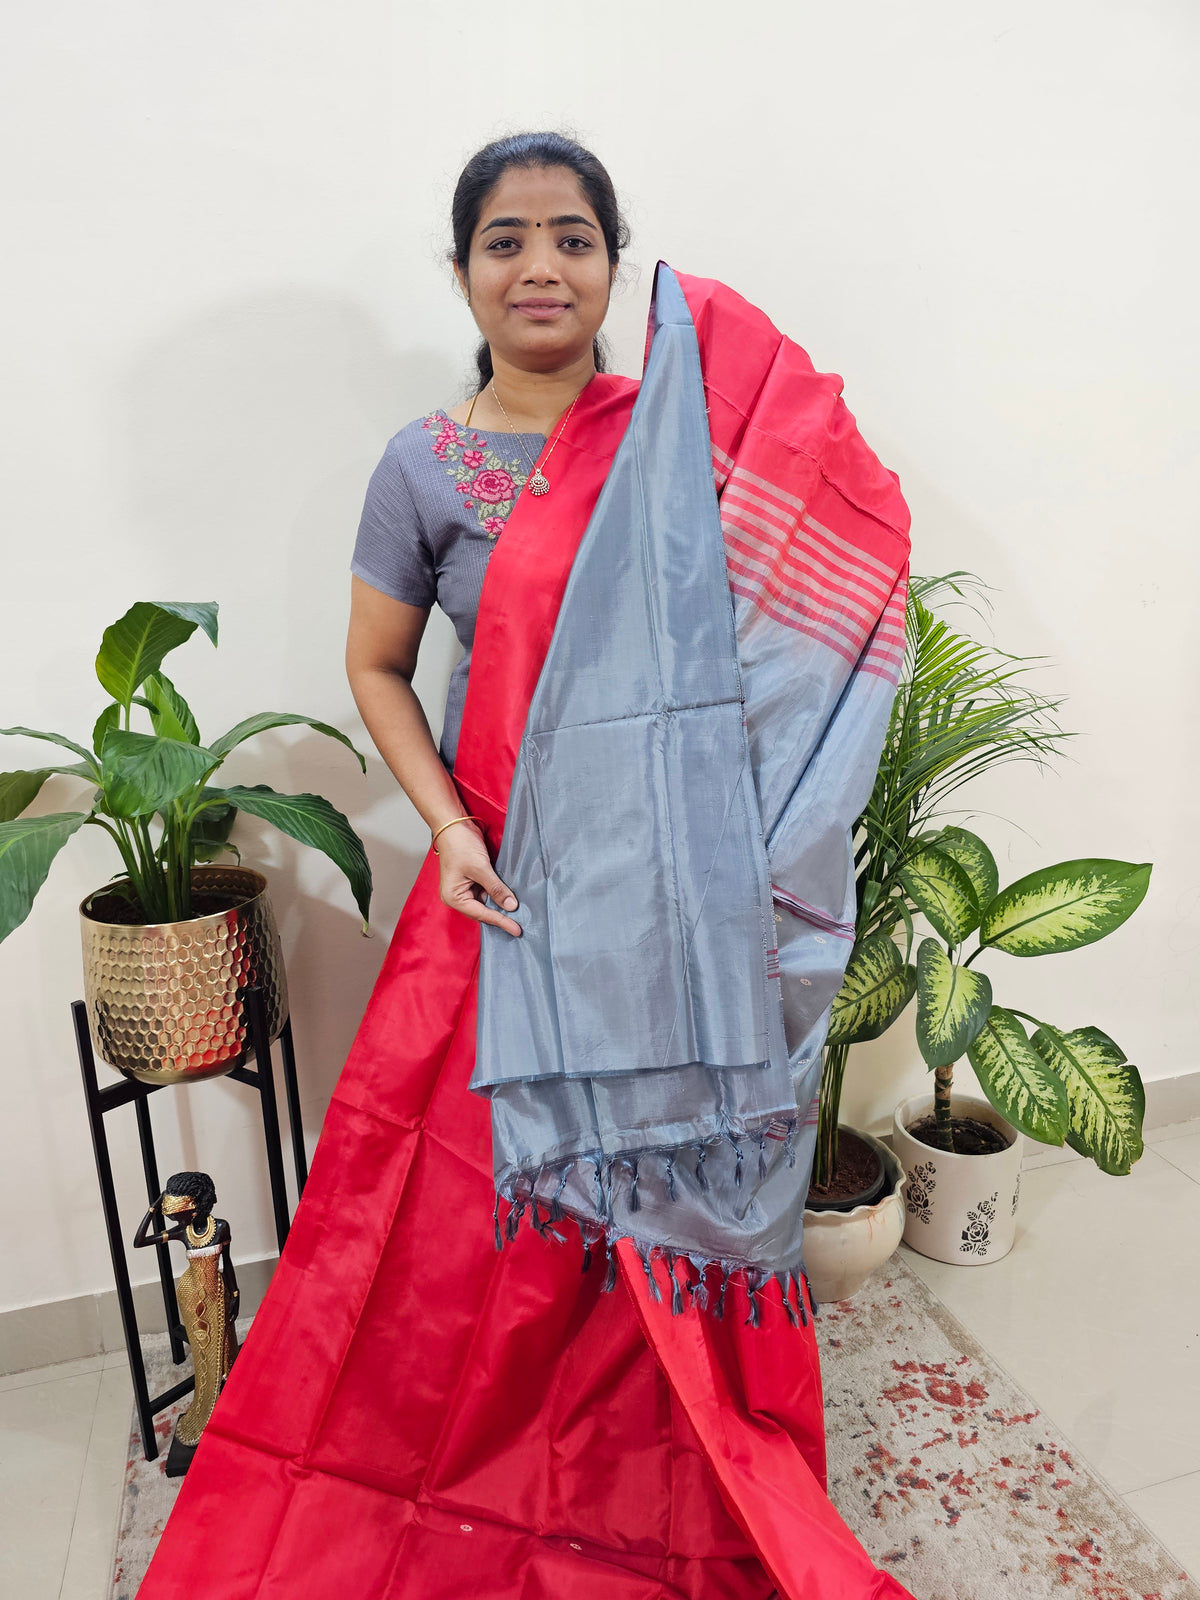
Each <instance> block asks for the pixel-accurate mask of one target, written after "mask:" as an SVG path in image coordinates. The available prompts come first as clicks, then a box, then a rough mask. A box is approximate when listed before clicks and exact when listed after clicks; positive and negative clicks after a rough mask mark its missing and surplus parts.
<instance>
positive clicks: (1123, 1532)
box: [112, 1256, 1200, 1600]
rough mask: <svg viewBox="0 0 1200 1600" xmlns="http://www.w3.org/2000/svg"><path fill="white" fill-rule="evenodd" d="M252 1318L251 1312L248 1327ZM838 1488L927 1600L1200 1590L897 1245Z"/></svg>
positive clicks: (1169, 1599) (120, 1551) (830, 1388)
mask: <svg viewBox="0 0 1200 1600" xmlns="http://www.w3.org/2000/svg"><path fill="white" fill-rule="evenodd" d="M245 1326H246V1324H244V1323H239V1324H238V1330H239V1334H240V1333H242V1332H243V1329H244V1327H245ZM817 1337H818V1342H819V1344H820V1349H821V1368H822V1374H823V1377H824V1385H825V1413H826V1430H827V1440H828V1454H829V1491H830V1495H831V1497H832V1499H833V1502H834V1504H835V1505H836V1506H837V1508H838V1510H839V1511H840V1512H841V1514H842V1516H843V1517H845V1519H846V1521H847V1522H848V1523H849V1525H850V1526H851V1528H853V1530H854V1532H855V1534H856V1535H857V1537H858V1538H859V1539H860V1540H861V1541H862V1543H863V1545H864V1546H865V1547H866V1549H867V1550H868V1551H869V1552H870V1554H871V1558H872V1560H873V1561H874V1562H875V1563H876V1565H877V1566H880V1567H883V1568H885V1569H886V1570H887V1571H889V1572H893V1573H894V1574H895V1575H896V1577H897V1578H898V1579H899V1580H900V1582H901V1583H903V1584H904V1585H905V1587H906V1588H908V1589H909V1590H911V1592H912V1593H913V1594H914V1595H915V1596H916V1597H917V1600H1002V1597H1003V1600H1013V1597H1019V1600H1041V1597H1043V1596H1045V1597H1047V1600H1049V1597H1051V1596H1053V1597H1056V1600H1200V1588H1197V1586H1196V1585H1194V1584H1193V1583H1191V1582H1190V1581H1189V1579H1188V1577H1187V1576H1186V1574H1185V1573H1183V1572H1182V1571H1181V1570H1180V1565H1179V1563H1178V1561H1176V1559H1175V1558H1174V1556H1172V1555H1170V1554H1169V1552H1168V1551H1167V1550H1166V1549H1165V1548H1164V1547H1163V1545H1161V1544H1160V1543H1159V1542H1158V1540H1157V1539H1156V1538H1155V1537H1154V1535H1153V1534H1152V1533H1151V1532H1150V1531H1149V1529H1148V1528H1147V1527H1146V1526H1145V1524H1144V1523H1143V1522H1141V1521H1140V1519H1139V1518H1138V1517H1137V1516H1136V1515H1135V1514H1134V1513H1133V1512H1132V1511H1131V1510H1130V1509H1129V1507H1128V1506H1127V1505H1126V1504H1125V1502H1124V1501H1123V1500H1122V1499H1121V1497H1120V1496H1119V1495H1118V1494H1116V1493H1115V1492H1114V1491H1113V1490H1112V1489H1110V1488H1109V1487H1108V1485H1107V1484H1106V1483H1105V1482H1104V1480H1103V1479H1102V1478H1100V1477H1099V1476H1098V1475H1097V1474H1096V1473H1095V1472H1094V1471H1093V1470H1092V1469H1091V1468H1090V1467H1089V1466H1088V1464H1087V1463H1086V1462H1085V1461H1082V1460H1080V1458H1079V1457H1078V1456H1077V1455H1076V1454H1075V1452H1074V1451H1073V1450H1072V1449H1070V1448H1069V1446H1067V1445H1066V1444H1065V1443H1064V1442H1063V1439H1062V1436H1061V1435H1060V1434H1059V1433H1058V1431H1057V1430H1056V1429H1055V1427H1054V1426H1053V1424H1052V1423H1051V1422H1050V1421H1049V1419H1048V1418H1046V1417H1045V1416H1044V1415H1043V1414H1042V1413H1041V1412H1040V1411H1039V1410H1038V1408H1037V1407H1036V1406H1035V1405H1034V1403H1033V1401H1032V1400H1030V1398H1029V1396H1028V1395H1026V1394H1023V1393H1022V1392H1021V1390H1020V1389H1018V1388H1017V1386H1016V1385H1015V1384H1014V1383H1013V1381H1012V1380H1011V1379H1010V1378H1009V1377H1008V1376H1007V1374H1006V1373H1005V1372H1004V1371H1003V1370H1002V1369H1001V1368H1000V1367H999V1366H997V1364H996V1363H995V1361H993V1359H992V1358H991V1357H990V1356H989V1355H988V1354H987V1352H986V1351H985V1350H984V1349H983V1348H982V1347H981V1346H980V1345H979V1344H977V1343H976V1341H975V1340H974V1339H973V1338H972V1337H971V1335H970V1334H969V1333H968V1332H967V1331H966V1329H965V1328H963V1327H962V1326H961V1325H960V1324H959V1323H958V1322H956V1321H955V1319H954V1318H953V1317H952V1316H951V1315H950V1313H949V1312H948V1311H947V1310H946V1309H945V1307H944V1306H943V1305H942V1304H941V1303H940V1301H938V1300H936V1299H935V1298H934V1296H933V1295H932V1294H931V1293H930V1292H929V1290H928V1289H927V1288H926V1287H925V1285H924V1284H923V1283H922V1282H921V1280H920V1279H919V1278H917V1277H916V1276H915V1274H913V1273H912V1272H910V1271H909V1270H908V1268H907V1267H905V1265H904V1263H903V1261H902V1259H901V1258H900V1257H898V1256H894V1257H893V1258H892V1260H891V1261H889V1262H888V1263H887V1264H886V1266H885V1267H883V1268H881V1269H880V1270H879V1271H878V1272H876V1273H875V1274H874V1275H873V1276H872V1277H871V1278H870V1279H869V1280H868V1281H867V1283H866V1284H865V1285H864V1286H863V1288H862V1289H860V1290H859V1292H858V1293H857V1294H856V1295H855V1296H854V1298H853V1299H852V1300H841V1301H837V1302H831V1303H829V1304H827V1305H823V1306H822V1307H821V1309H820V1314H819V1315H818V1317H817ZM143 1344H144V1350H145V1354H146V1364H147V1370H148V1374H149V1379H150V1386H151V1390H152V1391H153V1392H156V1393H157V1392H161V1390H162V1389H164V1388H166V1387H168V1386H169V1384H170V1383H171V1382H174V1381H175V1379H176V1378H177V1376H178V1373H177V1371H176V1369H175V1368H173V1367H172V1366H171V1363H170V1359H169V1355H168V1351H167V1341H166V1336H165V1335H160V1336H157V1337H154V1338H148V1339H146V1340H144V1341H143ZM186 1404H187V1402H186V1400H184V1401H181V1402H180V1403H179V1405H178V1406H176V1407H174V1408H173V1409H172V1410H171V1411H167V1412H163V1413H162V1414H161V1415H160V1416H159V1417H158V1418H157V1419H156V1420H157V1428H156V1432H157V1433H158V1437H159V1439H160V1441H161V1444H162V1450H161V1453H160V1455H159V1458H158V1460H157V1461H153V1462H146V1461H144V1460H143V1459H142V1452H141V1444H140V1440H139V1436H138V1432H137V1426H136V1418H135V1419H134V1425H133V1427H132V1429H131V1432H130V1439H129V1455H128V1468H127V1471H126V1475H125V1495H124V1500H123V1502H122V1506H121V1518H120V1526H119V1529H118V1533H117V1545H116V1557H115V1572H114V1580H113V1587H112V1600H134V1596H135V1594H136V1593H137V1588H138V1584H139V1583H140V1582H141V1580H142V1576H143V1574H144V1573H145V1570H146V1568H147V1566H148V1565H149V1563H150V1557H151V1555H152V1554H153V1551H154V1546H155V1544H156V1543H157V1541H158V1537H159V1534H160V1533H161V1532H162V1529H163V1525H164V1523H165V1522H166V1519H167V1516H168V1514H169V1512H170V1509H171V1506H172V1503H173V1502H174V1498H175V1494H176V1492H177V1489H178V1484H179V1481H180V1480H177V1479H171V1478H167V1477H165V1476H164V1474H163V1470H162V1469H163V1465H164V1463H165V1461H166V1455H167V1447H168V1445H169V1443H170V1439H171V1431H172V1429H173V1428H174V1426H175V1417H176V1415H177V1414H178V1413H179V1412H180V1411H182V1410H183V1409H184V1407H185V1406H186Z"/></svg>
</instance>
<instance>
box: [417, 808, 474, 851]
mask: <svg viewBox="0 0 1200 1600" xmlns="http://www.w3.org/2000/svg"><path fill="white" fill-rule="evenodd" d="M479 820H480V819H479V818H478V817H451V818H450V821H449V822H443V823H442V826H441V827H440V828H439V829H438V830H437V833H435V834H434V835H433V838H432V839H430V841H429V842H430V844H431V845H433V853H434V855H435V856H440V855H441V853H442V852H441V851H440V850H439V849H438V847H437V845H436V844H434V840H435V839H436V838H437V836H438V833H442V832H444V831H445V829H447V828H448V827H450V826H451V824H452V823H455V822H479Z"/></svg>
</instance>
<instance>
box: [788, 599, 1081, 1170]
mask: <svg viewBox="0 0 1200 1600" xmlns="http://www.w3.org/2000/svg"><path fill="white" fill-rule="evenodd" d="M982 587H983V585H982V584H981V582H980V580H979V579H978V578H977V577H975V575H974V574H971V573H967V572H958V571H956V572H951V573H948V574H946V575H944V576H941V577H913V578H912V579H911V581H910V583H909V590H908V599H907V606H906V618H905V648H904V662H903V666H902V668H901V674H900V682H899V685H898V687H897V691H896V697H895V700H894V701H893V704H892V712H891V718H890V721H889V724H888V731H887V736H886V738H885V739H884V743H883V750H882V753H881V755H880V759H879V766H878V769H877V772H876V777H875V784H874V787H873V789H872V792H871V797H870V800H869V801H868V803H867V806H866V809H865V810H864V812H863V814H862V816H861V817H860V818H859V819H858V823H857V825H856V829H855V869H856V879H857V912H856V921H855V944H854V949H853V951H852V952H851V956H850V961H849V963H848V965H847V968H846V976H845V980H844V983H843V985H842V989H841V992H840V993H839V995H838V996H837V998H836V1000H835V1001H834V1005H833V1011H832V1014H831V1018H830V1029H829V1034H828V1037H827V1041H826V1046H825V1058H824V1066H823V1072H822V1078H821V1093H820V1101H819V1110H818V1131H817V1149H816V1154H815V1158H814V1164H813V1180H812V1181H813V1184H814V1185H815V1186H822V1185H825V1184H828V1183H829V1181H830V1179H831V1178H832V1176H833V1173H834V1171H835V1169H836V1166H837V1138H838V1113H839V1108H840V1105H841V1096H842V1085H843V1081H844V1078H845V1071H846V1061H847V1057H848V1055H849V1052H850V1048H851V1046H852V1045H854V1044H857V1043H860V1042H862V1041H864V1040H867V1039H875V1038H878V1037H879V1036H880V1035H881V1034H883V1033H884V1032H886V1030H887V1029H888V1028H889V1027H891V1025H892V1023H893V1022H894V1021H895V1020H896V1018H897V1017H898V1016H899V1015H900V1014H901V1012H902V1011H903V1010H904V1009H905V1007H906V1006H907V1005H908V1003H909V1001H910V1000H911V999H912V998H913V995H914V994H915V993H916V989H917V970H916V968H915V967H914V966H913V965H912V963H911V955H912V946H913V940H914V928H913V913H914V911H915V910H917V909H918V903H917V901H916V899H915V898H914V896H913V893H912V889H911V885H912V883H913V881H914V878H913V875H912V873H911V872H910V867H911V865H912V863H913V861H914V859H915V858H916V857H917V856H918V855H919V854H920V852H921V851H922V850H924V849H925V848H926V846H927V845H928V843H929V840H930V835H931V833H932V832H933V831H934V830H933V829H932V827H931V825H932V823H933V822H934V820H935V818H937V817H938V816H939V815H942V814H944V813H945V809H946V806H947V802H948V801H949V800H950V798H951V796H952V795H953V794H954V793H955V792H956V791H957V790H958V789H960V788H961V787H962V786H963V785H964V784H966V783H968V782H970V781H971V779H973V778H977V777H980V776H981V775H982V774H983V773H985V772H988V771H990V770H992V769H993V768H995V767H998V766H1001V765H1003V764H1005V763H1007V762H1011V761H1035V762H1037V763H1038V764H1039V765H1043V764H1044V762H1045V760H1046V757H1047V756H1048V755H1051V754H1053V753H1056V752H1058V751H1059V750H1060V749H1061V747H1062V744H1063V742H1064V741H1065V740H1066V739H1068V738H1070V737H1071V735H1070V734H1068V733H1065V732H1064V731H1063V730H1062V729H1061V728H1060V727H1059V726H1058V723H1057V722H1056V721H1055V717H1054V713H1055V712H1056V711H1057V709H1058V707H1059V706H1060V705H1061V704H1062V698H1061V697H1058V698H1053V697H1050V696H1047V695H1044V694H1041V693H1039V692H1037V691H1036V690H1034V689H1031V688H1029V687H1028V686H1027V683H1026V676H1027V674H1028V673H1029V672H1031V671H1033V670H1034V669H1035V668H1036V667H1037V666H1038V664H1039V663H1040V662H1041V661H1042V660H1043V659H1044V658H1043V657H1040V656H1017V655H1012V654H1010V653H1008V652H1007V651H1003V650H999V649H997V648H996V647H995V646H992V645H988V644H983V643H980V642H979V641H978V640H976V639H973V638H971V637H970V636H969V635H968V634H966V633H963V632H959V631H957V630H955V629H953V628H951V627H950V625H949V624H948V623H947V622H946V621H945V620H944V619H943V618H941V617H939V616H937V615H936V614H935V613H934V611H933V609H932V606H931V602H932V601H934V600H935V599H936V598H937V597H939V596H946V595H950V594H953V595H955V596H957V597H958V598H959V600H968V595H969V591H972V590H973V591H976V592H978V591H979V590H981V589H982ZM901 927H903V928H904V929H905V933H906V940H907V942H906V947H905V951H904V954H903V955H902V954H901V952H900V949H899V947H898V945H897V943H896V940H895V937H894V936H895V934H896V932H897V930H898V929H900V928H901Z"/></svg>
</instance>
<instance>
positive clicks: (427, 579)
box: [350, 408, 546, 769]
mask: <svg viewBox="0 0 1200 1600" xmlns="http://www.w3.org/2000/svg"><path fill="white" fill-rule="evenodd" d="M545 442H546V440H545V436H544V435H543V434H540V433H522V434H512V433H501V432H491V431H489V432H480V431H479V430H478V429H475V428H464V427H463V426H462V424H461V423H457V422H454V421H452V419H451V418H450V417H449V416H447V414H446V413H445V412H444V411H442V410H441V409H440V408H439V409H438V410H436V411H431V412H429V413H428V415H427V416H424V417H416V418H414V420H413V421H412V422H410V423H408V424H407V425H406V426H405V427H403V428H401V429H400V432H399V433H397V434H395V435H394V436H393V437H392V438H391V439H389V440H388V445H387V449H386V450H385V451H384V452H383V459H382V460H381V461H380V463H379V465H378V466H377V467H376V468H375V471H374V472H373V473H372V474H371V481H370V483H369V484H368V485H367V497H366V503H365V504H364V506H363V513H362V519H361V521H360V522H359V525H358V538H357V540H356V541H355V545H354V555H353V558H352V560H351V562H350V570H351V572H353V573H355V574H356V575H357V576H358V577H360V578H361V579H362V580H363V582H364V583H369V584H370V585H371V587H372V588H373V589H379V590H380V591H381V592H382V593H383V594H387V595H391V597H392V598H393V599H394V600H403V601H405V602H406V603H407V604H408V605H410V606H425V607H429V606H432V605H433V603H434V601H436V602H437V603H438V605H439V606H441V608H442V610H443V611H444V612H445V613H446V615H447V616H448V617H449V618H450V621H451V622H452V623H453V624H454V631H455V633H456V634H457V635H458V639H459V643H460V644H461V645H462V647H463V651H464V654H463V657H462V659H461V661H459V662H457V663H456V665H455V667H454V670H453V672H452V673H451V674H450V686H449V689H448V691H447V694H446V711H445V717H444V720H443V724H442V739H441V745H440V751H439V753H440V754H441V757H442V760H443V761H444V762H445V764H446V766H447V767H448V768H451V769H453V766H454V757H455V752H456V750H457V748H458V731H459V727H460V725H461V723H462V711H463V702H464V700H465V699H466V693H467V673H468V671H469V670H470V666H471V644H472V642H473V640H474V638H475V617H476V614H477V613H478V610H479V593H480V590H481V589H482V587H483V575H484V572H485V571H486V570H487V562H488V557H489V555H490V554H491V551H492V546H493V545H494V543H495V542H496V539H497V538H498V537H499V535H500V533H501V531H502V529H503V527H504V524H505V522H506V520H507V518H508V514H509V512H510V511H511V510H512V508H513V503H514V501H515V500H516V498H517V496H518V494H519V493H520V492H521V488H522V486H523V484H524V482H525V480H526V478H527V477H528V476H529V471H530V462H532V461H536V460H537V458H538V455H539V454H540V453H541V450H542V447H543V445H544V444H545ZM522 446H524V449H523V450H522ZM527 457H528V459H527Z"/></svg>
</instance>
